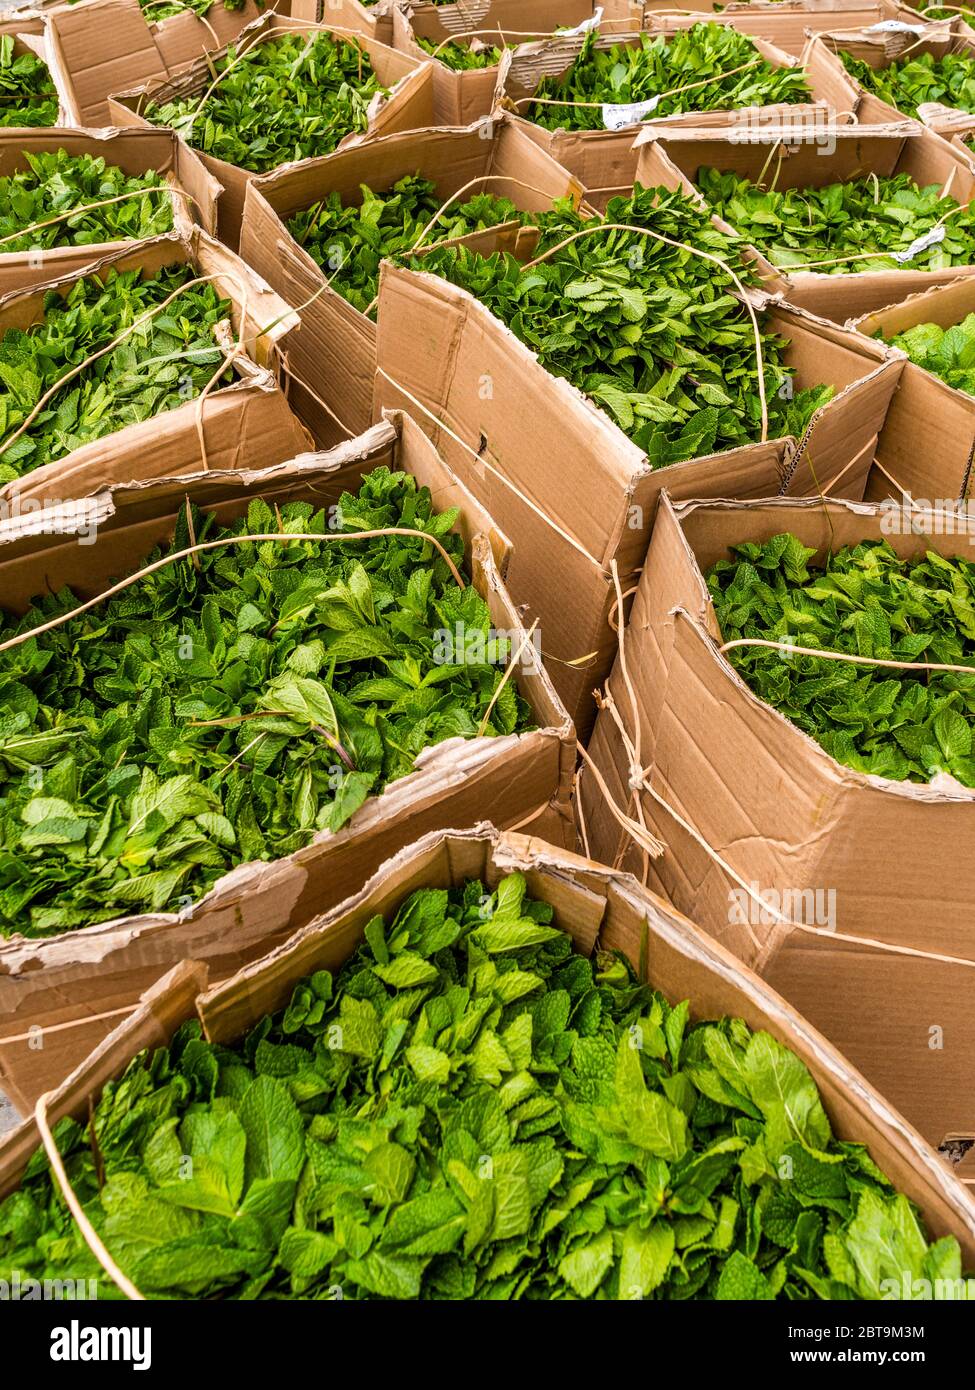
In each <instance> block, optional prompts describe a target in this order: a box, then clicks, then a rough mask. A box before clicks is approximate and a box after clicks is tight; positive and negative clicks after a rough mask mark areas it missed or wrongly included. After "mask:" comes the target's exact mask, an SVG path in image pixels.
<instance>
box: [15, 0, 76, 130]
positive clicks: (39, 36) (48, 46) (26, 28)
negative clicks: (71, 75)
mask: <svg viewBox="0 0 975 1390" xmlns="http://www.w3.org/2000/svg"><path fill="white" fill-rule="evenodd" d="M0 34H10V35H12V36H13V40H14V55H15V56H16V55H17V54H19V53H33V54H34V56H35V57H37V58H40V60H41V62H42V63H44V65H45V66H46V68H47V70H48V72H49V73H50V74H51V81H52V83H53V84H54V90H55V91H56V92H57V94H58V121H57V123H58V125H59V126H65V125H68V126H78V125H81V124H82V120H81V110H80V108H79V106H78V103H77V101H76V100H75V97H74V93H73V91H72V89H71V84H70V82H69V80H68V75H67V72H66V71H65V68H64V64H63V62H62V61H61V55H60V52H59V50H58V47H57V44H56V43H55V42H54V41H53V36H52V35H51V32H50V29H49V27H48V26H47V24H46V23H45V22H44V20H42V19H40V18H38V17H37V15H36V14H35V13H34V11H33V10H28V11H25V12H24V13H23V14H22V15H14V16H12V17H11V18H10V19H5V20H3V21H2V22H0ZM7 129H10V130H14V129H17V127H15V126H9V127H7ZM24 129H34V130H44V129H47V130H51V129H53V127H52V126H47V127H45V126H33V127H24Z"/></svg>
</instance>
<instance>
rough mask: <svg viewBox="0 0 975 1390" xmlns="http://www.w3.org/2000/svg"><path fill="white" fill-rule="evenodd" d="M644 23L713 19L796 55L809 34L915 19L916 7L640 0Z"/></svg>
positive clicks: (822, 1)
mask: <svg viewBox="0 0 975 1390" xmlns="http://www.w3.org/2000/svg"><path fill="white" fill-rule="evenodd" d="M643 13H644V28H646V29H655V28H656V27H657V26H658V25H660V24H665V25H670V26H672V27H673V28H675V29H677V28H682V29H686V28H689V27H690V26H691V25H692V24H697V23H699V22H700V20H701V19H703V18H705V17H706V18H708V19H709V20H711V21H712V22H713V23H715V24H731V25H733V27H734V28H735V29H740V30H741V32H742V33H743V34H752V35H754V36H755V37H756V38H759V39H768V40H769V42H770V43H774V44H775V45H776V47H778V48H781V49H783V51H784V52H786V53H794V54H795V55H796V57H800V56H801V55H802V53H803V51H804V49H805V47H806V44H807V41H808V38H809V35H810V34H818V33H821V32H822V31H823V30H836V29H838V28H839V27H840V26H841V25H842V26H843V28H844V29H845V28H847V27H849V28H854V27H856V28H857V29H866V28H869V27H870V26H871V25H874V24H880V23H883V22H884V21H885V20H894V21H898V22H900V23H902V24H920V23H921V19H920V18H919V16H918V13H917V11H915V10H912V9H909V8H908V7H907V6H906V5H900V4H898V3H897V0H731V4H728V5H722V4H721V3H720V0H686V3H684V4H682V5H681V6H680V7H679V8H676V7H675V6H674V4H673V0H644V6H643Z"/></svg>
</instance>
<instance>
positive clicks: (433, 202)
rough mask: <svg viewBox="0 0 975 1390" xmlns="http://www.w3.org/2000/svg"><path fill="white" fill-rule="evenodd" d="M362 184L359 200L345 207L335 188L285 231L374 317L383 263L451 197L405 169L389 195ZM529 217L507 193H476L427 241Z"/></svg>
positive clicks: (449, 212)
mask: <svg viewBox="0 0 975 1390" xmlns="http://www.w3.org/2000/svg"><path fill="white" fill-rule="evenodd" d="M361 187H362V202H361V204H358V205H357V204H344V203H343V202H342V199H341V197H340V196H339V194H338V193H330V194H329V195H328V197H327V198H325V199H323V200H322V201H321V202H319V203H315V204H314V205H313V206H312V207H310V208H307V209H305V210H304V211H302V212H299V213H297V214H296V215H295V216H294V217H292V218H291V219H290V220H289V222H288V230H289V231H290V232H291V234H292V236H293V237H295V239H296V240H297V241H298V242H299V244H300V245H302V246H304V248H305V250H306V251H307V252H308V254H309V255H310V256H312V257H313V258H314V260H315V261H317V263H318V264H319V265H320V266H321V267H322V269H323V270H324V271H325V273H326V274H327V275H329V276H330V277H334V278H331V285H332V288H333V289H334V290H336V291H337V292H338V293H339V294H341V295H342V296H343V297H344V298H345V299H347V300H348V301H349V303H350V304H353V305H355V307H356V308H357V309H358V310H360V312H362V313H365V312H366V310H367V309H369V311H370V314H369V316H370V318H373V319H374V318H375V317H376V310H375V307H374V306H373V300H374V299H375V297H376V292H377V290H378V289H379V263H380V261H382V260H383V259H384V258H390V259H395V258H398V257H401V256H403V255H404V254H405V253H409V252H410V251H411V250H412V249H413V247H414V246H415V245H416V243H417V241H418V240H419V238H420V234H421V233H422V232H423V231H424V229H425V228H426V227H427V226H428V225H429V223H430V220H431V218H432V217H433V215H434V213H436V212H438V211H439V209H440V208H441V207H442V206H443V204H444V202H445V201H446V197H447V195H446V194H440V193H438V192H437V190H436V186H435V185H434V184H433V183H431V182H430V180H429V179H425V178H423V176H422V175H420V174H408V175H407V176H406V177H405V178H402V179H400V180H399V181H398V182H397V183H394V184H393V186H392V188H391V189H389V190H388V192H385V193H374V192H373V191H372V189H370V188H367V187H366V185H365V184H362V186H361ZM530 220H531V215H530V214H528V213H523V212H519V211H518V209H517V208H516V207H515V205H514V203H512V202H509V201H508V199H507V198H496V197H495V196H494V194H493V193H490V192H482V193H475V194H474V196H473V197H471V198H468V199H467V200H466V201H465V202H462V203H451V204H450V206H449V207H448V208H447V209H446V210H445V211H444V213H443V214H442V216H441V217H440V218H439V220H438V221H437V222H435V223H434V225H433V226H432V227H431V228H430V230H429V231H428V232H427V234H426V236H425V237H424V239H423V240H424V244H426V245H429V244H431V243H432V242H436V241H444V240H446V239H447V238H448V237H459V236H467V235H468V234H469V233H471V232H477V231H481V230H483V229H484V228H486V227H496V226H498V225H499V224H500V223H502V222H512V221H524V222H527V221H530ZM336 271H338V272H339V273H338V274H335V272H336ZM370 306H373V307H370Z"/></svg>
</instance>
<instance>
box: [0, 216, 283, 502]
mask: <svg viewBox="0 0 975 1390" xmlns="http://www.w3.org/2000/svg"><path fill="white" fill-rule="evenodd" d="M178 265H188V266H193V267H195V268H196V269H197V271H198V272H199V273H200V274H203V275H212V276H214V277H215V279H214V281H213V283H214V285H215V287H216V289H217V291H218V292H219V294H220V295H221V296H222V297H223V298H225V299H229V300H230V302H231V314H230V317H231V323H230V327H231V328H232V330H233V334H234V336H235V337H237V336H239V335H240V334H241V331H243V338H244V342H245V353H246V355H245V356H240V357H237V358H236V359H235V361H234V372H235V380H234V381H233V382H232V383H231V384H230V385H229V386H221V387H219V388H218V389H215V390H213V391H211V392H210V394H209V395H208V396H207V397H206V399H205V400H204V401H203V405H202V430H203V441H204V444H205V448H206V457H205V458H202V457H201V447H200V434H199V430H198V420H199V419H200V410H201V407H200V405H199V404H198V402H196V401H193V400H190V401H187V402H186V403H185V405H180V406H177V407H176V408H175V409H174V410H168V411H165V412H164V413H163V414H160V415H155V416H152V417H151V418H150V419H148V420H143V421H140V422H139V423H138V424H134V425H125V426H124V427H123V428H122V429H119V430H116V431H115V432H114V433H112V434H108V435H105V436H103V437H102V438H101V439H97V440H95V441H93V442H92V443H90V444H84V445H82V447H81V448H80V449H74V450H72V452H71V453H69V454H66V455H65V456H64V457H63V458H60V459H58V460H56V461H55V462H53V463H47V464H42V465H41V466H40V467H39V468H34V469H32V470H31V471H29V472H27V473H25V474H24V475H23V476H22V477H20V478H15V479H13V480H12V481H11V482H9V483H6V484H5V485H4V486H3V487H2V488H0V501H2V503H3V504H4V506H6V507H8V508H12V509H13V510H14V511H16V510H17V508H18V506H19V505H20V504H22V503H23V502H24V501H25V500H27V499H31V501H32V503H33V504H34V505H37V504H39V503H40V502H43V503H45V504H51V503H56V502H62V501H65V500H68V499H70V498H77V497H85V496H87V495H88V494H89V493H91V492H95V491H97V490H98V489H99V488H101V487H110V486H112V485H113V484H115V483H120V482H135V481H137V480H141V479H150V478H159V477H172V476H174V475H175V474H177V473H190V472H196V471H197V470H198V469H199V468H201V467H209V468H213V469H226V468H248V467H252V466H254V465H255V464H257V463H263V464H269V463H277V462H279V461H280V460H281V459H283V458H290V457H291V456H292V455H293V454H294V453H295V451H296V450H297V451H299V452H300V450H301V449H303V448H305V447H307V442H308V436H307V434H306V432H305V431H304V430H303V428H302V426H301V425H300V424H299V422H298V420H297V418H296V416H295V415H294V414H293V413H292V411H291V410H290V408H289V406H288V403H287V401H286V400H285V397H284V395H283V393H282V392H281V390H280V388H279V387H278V385H277V381H276V378H275V374H274V370H273V369H276V368H277V365H278V357H279V354H280V351H281V347H282V344H283V342H284V341H286V339H287V335H288V334H289V333H290V332H291V330H292V329H293V328H294V327H295V326H296V324H297V322H298V319H297V316H296V315H295V314H294V313H292V312H291V310H290V309H289V308H288V306H287V305H286V304H285V303H284V302H283V301H282V300H281V299H279V298H278V296H277V295H276V294H274V293H273V292H272V291H271V290H270V289H269V287H268V286H267V285H266V284H265V283H264V282H263V280H261V279H260V277H259V276H257V275H256V274H255V273H254V272H253V271H252V270H251V269H250V268H249V267H248V266H245V265H244V263H243V261H241V260H240V258H239V257H237V256H235V255H234V254H233V252H231V251H228V250H227V248H226V247H225V246H221V245H220V244H219V243H218V242H216V241H214V240H213V238H212V237H209V236H207V234H206V233H205V232H203V231H201V230H200V228H198V227H197V228H194V229H193V230H192V232H191V234H190V236H189V237H181V236H179V235H177V234H175V233H169V234H168V235H166V236H160V237H153V238H152V239H151V240H150V241H139V242H135V243H133V244H132V245H131V246H130V247H129V248H128V249H126V250H122V251H115V252H112V253H111V254H110V255H107V256H103V257H101V259H100V260H97V261H95V262H93V263H90V264H89V265H88V266H87V267H86V269H85V273H86V274H89V275H95V276H98V275H104V274H106V273H107V272H108V271H109V270H110V269H115V270H131V269H133V268H134V267H136V266H138V267H139V268H140V269H141V270H143V271H144V272H146V273H148V274H155V273H156V272H158V271H159V270H161V269H163V268H164V267H168V266H178ZM79 278H81V274H80V273H75V274H74V275H68V276H62V277H61V278H59V279H56V280H48V281H44V282H41V283H38V284H35V285H33V286H30V287H28V288H26V289H21V290H17V291H15V292H13V293H12V294H8V295H5V296H4V297H3V298H2V299H0V335H2V334H3V333H5V332H6V331H7V330H8V329H10V328H20V329H24V330H26V329H27V328H29V327H30V325H31V324H32V323H36V322H37V321H38V319H40V318H41V317H42V315H43V312H44V299H45V296H46V295H48V294H50V293H51V292H52V291H53V292H54V293H56V294H60V295H62V296H64V295H66V294H67V293H68V292H69V291H70V289H71V287H72V285H74V284H75V283H76V281H77V280H78V279H79ZM242 314H243V324H242V322H241V316H242Z"/></svg>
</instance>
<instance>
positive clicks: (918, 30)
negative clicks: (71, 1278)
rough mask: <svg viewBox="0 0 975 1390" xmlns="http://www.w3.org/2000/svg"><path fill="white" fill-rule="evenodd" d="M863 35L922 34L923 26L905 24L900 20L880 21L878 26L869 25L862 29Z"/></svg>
mask: <svg viewBox="0 0 975 1390" xmlns="http://www.w3.org/2000/svg"><path fill="white" fill-rule="evenodd" d="M863 32H864V33H865V34H923V33H924V32H925V30H924V25H923V24H905V23H904V22H903V20H900V19H882V20H881V21H880V23H879V24H871V25H870V27H869V28H868V29H864V31H863Z"/></svg>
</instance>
